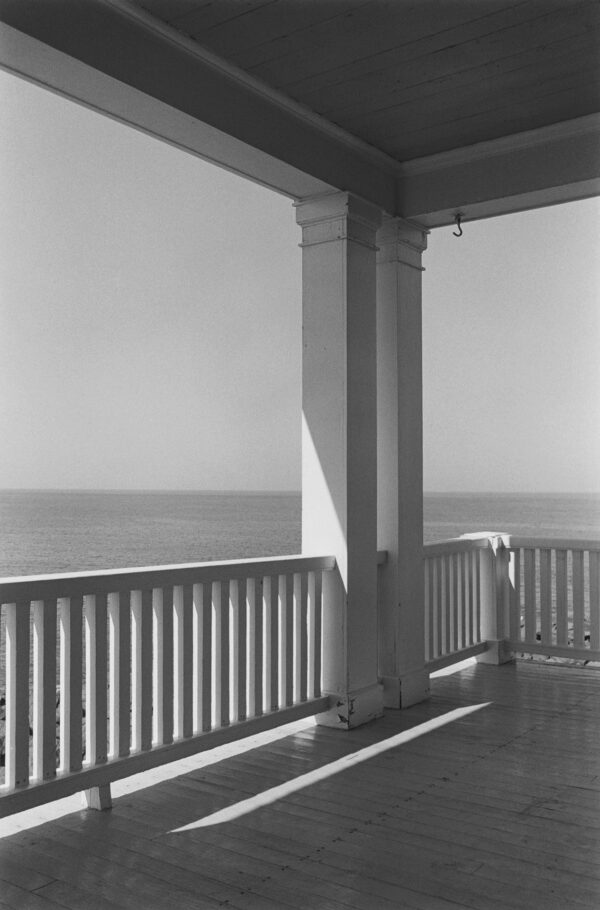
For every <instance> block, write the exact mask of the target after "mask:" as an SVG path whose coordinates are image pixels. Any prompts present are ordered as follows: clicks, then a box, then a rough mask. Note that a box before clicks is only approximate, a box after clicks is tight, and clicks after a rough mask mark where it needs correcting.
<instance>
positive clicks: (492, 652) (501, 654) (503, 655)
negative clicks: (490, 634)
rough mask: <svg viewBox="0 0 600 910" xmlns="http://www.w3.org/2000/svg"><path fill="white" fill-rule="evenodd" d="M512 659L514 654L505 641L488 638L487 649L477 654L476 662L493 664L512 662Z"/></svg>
mask: <svg viewBox="0 0 600 910" xmlns="http://www.w3.org/2000/svg"><path fill="white" fill-rule="evenodd" d="M514 659H515V656H514V654H513V652H512V650H511V648H510V647H509V645H508V642H506V641H489V640H488V643H487V651H483V652H482V653H481V654H478V655H477V663H478V664H494V665H495V666H499V665H500V664H508V663H512V662H513V661H514Z"/></svg>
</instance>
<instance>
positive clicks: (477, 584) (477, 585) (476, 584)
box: [473, 550, 484, 644]
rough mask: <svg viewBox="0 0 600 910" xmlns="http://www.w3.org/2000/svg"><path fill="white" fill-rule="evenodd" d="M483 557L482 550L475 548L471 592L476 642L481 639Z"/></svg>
mask: <svg viewBox="0 0 600 910" xmlns="http://www.w3.org/2000/svg"><path fill="white" fill-rule="evenodd" d="M483 558H484V551H483V550H476V552H475V553H474V554H473V592H474V598H475V611H474V612H475V630H476V634H477V644H479V642H480V641H481V597H482V591H481V560H482V559H483Z"/></svg>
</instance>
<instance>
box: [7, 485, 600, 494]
mask: <svg viewBox="0 0 600 910" xmlns="http://www.w3.org/2000/svg"><path fill="white" fill-rule="evenodd" d="M0 493H173V494H189V493H202V494H206V495H210V496H220V495H235V494H245V495H247V496H266V495H272V496H300V495H302V490H301V489H291V490H282V489H273V490H271V489H256V488H245V487H238V488H234V487H227V488H223V489H218V488H200V487H195V488H193V487H181V488H179V487H0ZM423 495H424V496H598V495H600V489H599V490H424V491H423Z"/></svg>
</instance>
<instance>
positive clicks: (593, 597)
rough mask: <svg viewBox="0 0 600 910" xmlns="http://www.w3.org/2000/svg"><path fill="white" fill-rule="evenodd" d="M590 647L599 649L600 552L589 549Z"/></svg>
mask: <svg viewBox="0 0 600 910" xmlns="http://www.w3.org/2000/svg"><path fill="white" fill-rule="evenodd" d="M589 573H590V648H592V649H593V650H595V651H597V650H599V649H600V553H599V552H598V551H597V550H590V561H589Z"/></svg>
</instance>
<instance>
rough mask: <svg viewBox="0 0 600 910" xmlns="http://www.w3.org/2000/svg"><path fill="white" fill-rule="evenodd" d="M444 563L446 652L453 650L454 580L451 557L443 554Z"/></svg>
mask: <svg viewBox="0 0 600 910" xmlns="http://www.w3.org/2000/svg"><path fill="white" fill-rule="evenodd" d="M442 562H443V564H444V654H450V653H451V652H452V580H451V577H450V557H449V556H443V557H442Z"/></svg>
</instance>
